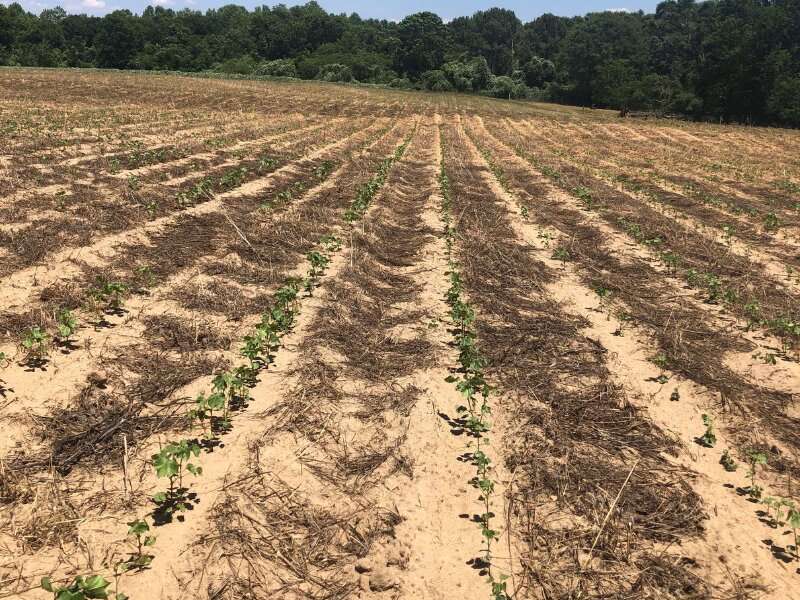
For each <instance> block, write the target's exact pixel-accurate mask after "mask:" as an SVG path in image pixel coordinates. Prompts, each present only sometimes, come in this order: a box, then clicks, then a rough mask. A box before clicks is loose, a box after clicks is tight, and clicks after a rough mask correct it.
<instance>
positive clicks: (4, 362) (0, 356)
mask: <svg viewBox="0 0 800 600" xmlns="http://www.w3.org/2000/svg"><path fill="white" fill-rule="evenodd" d="M9 364H11V359H10V358H8V356H6V353H5V352H0V369H5V368H6V367H7V366H8V365H9Z"/></svg>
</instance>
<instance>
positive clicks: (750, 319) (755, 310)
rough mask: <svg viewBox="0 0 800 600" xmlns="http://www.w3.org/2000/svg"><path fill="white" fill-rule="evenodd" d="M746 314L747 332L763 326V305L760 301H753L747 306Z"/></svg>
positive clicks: (745, 307)
mask: <svg viewBox="0 0 800 600" xmlns="http://www.w3.org/2000/svg"><path fill="white" fill-rule="evenodd" d="M744 312H745V313H746V314H747V331H750V330H751V329H753V328H754V327H756V326H757V325H760V324H761V305H760V304H759V303H758V300H751V301H750V302H748V303H747V304H745V305H744Z"/></svg>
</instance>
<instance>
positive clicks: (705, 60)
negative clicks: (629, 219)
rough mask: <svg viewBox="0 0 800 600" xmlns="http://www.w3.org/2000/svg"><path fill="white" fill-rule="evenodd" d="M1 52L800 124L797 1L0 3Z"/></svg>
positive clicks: (65, 61)
mask: <svg viewBox="0 0 800 600" xmlns="http://www.w3.org/2000/svg"><path fill="white" fill-rule="evenodd" d="M0 64H3V65H20V66H44V67H101V68H116V69H157V70H170V71H188V72H196V71H216V72H221V73H228V74H243V75H248V76H285V77H300V78H306V79H312V78H317V79H325V80H329V81H361V82H366V83H376V84H384V85H390V86H393V87H409V88H411V87H415V88H423V89H429V90H437V91H446V90H457V91H464V92H465V91H470V92H477V93H484V94H491V95H495V96H499V97H511V98H535V99H541V100H550V101H555V102H563V103H569V104H577V105H583V106H598V107H611V108H618V109H622V110H625V111H627V110H634V111H638V110H642V111H653V112H658V113H669V114H681V115H685V116H689V117H692V118H698V119H715V120H716V119H720V120H723V121H738V122H750V123H781V124H788V125H800V1H799V0H708V1H706V2H695V1H694V0H669V1H666V2H662V3H661V4H659V5H658V7H657V9H656V12H655V14H645V13H642V12H638V13H628V12H600V13H592V14H588V15H586V16H581V17H573V18H566V17H557V16H554V15H551V14H545V15H542V16H541V17H539V18H537V19H535V20H533V21H531V22H529V23H522V22H521V21H520V20H519V19H518V18H517V17H516V15H515V14H514V13H513V12H512V11H510V10H505V9H501V8H492V9H490V10H486V11H481V12H477V13H475V14H474V15H472V16H469V17H459V18H456V19H453V20H452V21H450V22H447V23H445V22H443V21H442V19H441V18H439V17H438V16H437V15H435V14H433V13H430V12H422V13H417V14H413V15H410V16H408V17H406V18H405V19H403V20H402V21H400V22H390V21H383V20H371V19H362V18H360V17H359V16H358V15H356V14H351V15H335V14H329V13H327V12H326V11H325V10H323V9H322V8H321V7H320V6H319V5H318V4H316V3H315V2H309V3H308V4H305V5H303V6H295V7H291V8H289V7H286V6H283V5H278V6H275V7H272V8H270V7H267V6H263V7H259V8H256V9H255V10H253V11H248V10H247V9H245V8H243V7H240V6H234V5H228V6H223V7H221V8H219V9H214V10H208V11H206V12H205V13H203V12H199V11H194V10H189V9H185V10H179V11H175V10H172V9H169V8H163V7H161V6H156V7H153V6H150V7H148V8H147V9H146V10H145V11H144V12H143V13H142V14H141V15H135V14H132V13H131V12H129V11H127V10H117V11H114V12H111V13H109V14H107V15H105V16H104V17H93V16H87V15H68V14H67V13H66V12H65V11H64V10H63V9H61V8H54V9H47V10H44V11H42V12H41V14H39V15H38V16H36V15H34V14H30V13H28V12H26V11H25V10H24V9H23V8H22V7H21V6H20V5H19V4H11V5H9V6H4V5H0Z"/></svg>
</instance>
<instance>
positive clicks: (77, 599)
mask: <svg viewBox="0 0 800 600" xmlns="http://www.w3.org/2000/svg"><path fill="white" fill-rule="evenodd" d="M41 585H42V589H43V590H45V591H47V592H50V593H51V594H53V600H92V599H100V600H103V599H107V598H114V600H128V597H127V596H126V595H125V594H122V593H120V592H117V593H116V594H114V595H113V596H109V594H111V593H112V592H109V591H108V586H109V585H111V583H110V582H109V581H106V579H105V578H104V577H103V576H102V575H88V576H83V575H78V576H77V577H76V578H75V579H74V580H73V582H72V583H71V584H69V585H68V586H55V585H53V581H52V580H51V579H50V578H49V577H42V583H41Z"/></svg>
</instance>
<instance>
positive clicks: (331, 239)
mask: <svg viewBox="0 0 800 600" xmlns="http://www.w3.org/2000/svg"><path fill="white" fill-rule="evenodd" d="M319 242H320V244H321V245H322V247H323V248H325V250H327V251H328V252H338V251H339V250H340V249H341V247H342V242H341V240H340V239H339V238H337V237H336V236H335V235H323V236H322V237H321V238H320V240H319Z"/></svg>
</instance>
